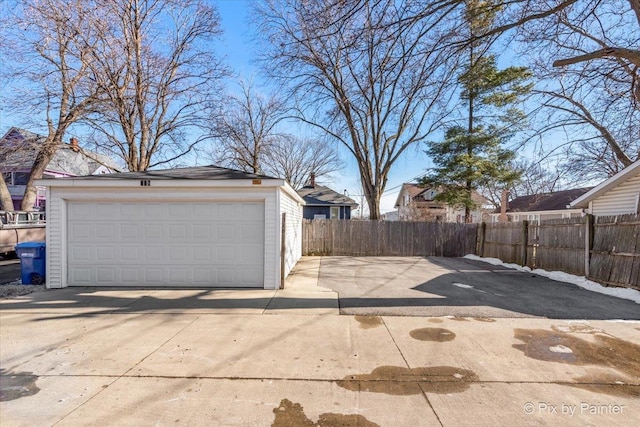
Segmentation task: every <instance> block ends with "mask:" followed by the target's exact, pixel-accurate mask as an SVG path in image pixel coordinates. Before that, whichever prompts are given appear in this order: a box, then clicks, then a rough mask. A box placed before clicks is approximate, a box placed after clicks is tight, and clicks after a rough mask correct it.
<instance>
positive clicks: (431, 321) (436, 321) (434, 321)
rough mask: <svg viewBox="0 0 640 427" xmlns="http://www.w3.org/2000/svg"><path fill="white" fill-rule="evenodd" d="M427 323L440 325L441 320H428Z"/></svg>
mask: <svg viewBox="0 0 640 427" xmlns="http://www.w3.org/2000/svg"><path fill="white" fill-rule="evenodd" d="M427 322H429V323H442V319H428V320H427Z"/></svg>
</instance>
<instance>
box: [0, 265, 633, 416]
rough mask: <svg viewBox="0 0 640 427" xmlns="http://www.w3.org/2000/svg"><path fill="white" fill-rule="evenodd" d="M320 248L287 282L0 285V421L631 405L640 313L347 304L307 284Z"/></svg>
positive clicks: (500, 412) (598, 412) (565, 412)
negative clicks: (524, 314)
mask: <svg viewBox="0 0 640 427" xmlns="http://www.w3.org/2000/svg"><path fill="white" fill-rule="evenodd" d="M322 261H323V263H324V261H334V260H333V259H323V260H322ZM319 264H320V259H318V258H306V259H303V260H302V262H301V263H299V265H298V266H297V268H296V272H295V274H294V275H293V276H291V278H290V279H289V281H288V283H287V285H289V289H286V290H284V291H262V290H254V291H246V290H244V291H233V290H202V289H200V290H145V289H138V290H118V289H82V288H76V289H65V290H56V291H47V292H41V293H34V294H30V295H27V296H24V297H20V298H16V299H10V300H2V301H0V369H1V372H0V425H2V426H3V427H4V426H14V425H30V426H31V425H39V426H40V425H61V426H66V425H69V426H77V425H117V426H127V425H131V426H147V425H154V426H157V425H160V426H162V425H221V426H247V425H248V426H254V425H255V426H312V425H322V426H356V425H358V426H376V425H378V426H394V427H395V426H434V425H435V426H437V425H440V426H495V425H511V426H528V425H557V424H563V425H565V426H585V425H594V426H595V425H608V426H629V425H636V424H637V423H638V421H639V420H640V333H639V331H640V322H634V321H627V322H619V321H604V320H581V321H574V320H552V319H542V318H490V317H460V316H441V317H413V316H405V317H398V316H352V315H342V316H341V315H338V310H337V299H336V294H335V292H332V291H328V290H326V289H323V288H319V287H318V286H316V285H317V284H318V283H320V284H322V283H321V282H322V281H323V280H324V279H323V277H322V276H323V271H324V269H325V267H326V266H323V268H322V269H320V271H318V270H319ZM363 266H365V265H363ZM365 267H366V266H365ZM387 267H388V268H389V265H387ZM406 267H407V266H405V269H406ZM365 270H366V268H365ZM406 270H407V271H410V270H411V269H406ZM405 274H406V275H407V277H410V276H412V275H413V274H414V273H405ZM440 297H442V296H440ZM440 299H442V298H440Z"/></svg>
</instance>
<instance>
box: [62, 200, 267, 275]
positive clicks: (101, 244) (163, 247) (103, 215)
mask: <svg viewBox="0 0 640 427" xmlns="http://www.w3.org/2000/svg"><path fill="white" fill-rule="evenodd" d="M67 206H68V208H67V233H68V236H67V237H68V240H67V241H68V252H67V255H68V256H67V275H68V283H69V285H70V286H207V287H263V286H264V203H261V202H253V203H241V202H163V203H138V202H131V203H127V202H80V201H77V202H74V201H71V202H69V203H68V205H67Z"/></svg>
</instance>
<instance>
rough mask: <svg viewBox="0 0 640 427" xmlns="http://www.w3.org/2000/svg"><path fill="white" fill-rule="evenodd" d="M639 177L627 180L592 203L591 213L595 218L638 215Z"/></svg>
mask: <svg viewBox="0 0 640 427" xmlns="http://www.w3.org/2000/svg"><path fill="white" fill-rule="evenodd" d="M638 194H640V175H637V176H635V177H633V178H630V179H628V180H627V181H625V182H623V183H622V184H620V185H618V186H617V187H615V188H613V189H612V190H610V191H608V192H606V193H605V194H603V195H602V196H600V197H597V198H595V199H594V200H593V202H592V209H591V213H592V214H593V215H596V216H604V215H623V214H634V213H638Z"/></svg>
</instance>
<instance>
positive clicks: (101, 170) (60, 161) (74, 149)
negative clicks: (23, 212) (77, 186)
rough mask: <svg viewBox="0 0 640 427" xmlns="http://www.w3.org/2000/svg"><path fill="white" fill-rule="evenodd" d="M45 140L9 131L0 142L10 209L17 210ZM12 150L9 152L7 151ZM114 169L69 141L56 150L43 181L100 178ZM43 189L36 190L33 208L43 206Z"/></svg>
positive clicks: (1, 169) (73, 140)
mask: <svg viewBox="0 0 640 427" xmlns="http://www.w3.org/2000/svg"><path fill="white" fill-rule="evenodd" d="M42 140H44V137H42V136H40V135H37V134H35V133H32V132H29V131H26V130H23V129H18V128H15V127H14V128H11V129H9V131H8V132H7V133H6V134H5V135H4V137H2V139H1V140H0V147H2V150H0V165H1V166H0V172H2V174H3V176H4V180H5V182H6V183H7V187H8V188H9V193H10V194H11V199H12V200H13V206H14V208H15V209H20V208H21V205H22V198H23V195H24V190H25V188H26V184H27V181H28V180H29V174H30V172H31V167H32V166H33V162H34V160H35V158H36V156H37V154H38V148H39V145H40V144H41V143H42ZM8 147H11V149H10V151H9V150H7V148H8ZM114 170H115V166H114V165H113V161H112V160H111V159H109V158H108V157H106V156H103V155H101V154H98V153H93V152H90V151H86V150H83V149H81V148H80V147H79V146H78V140H77V139H76V138H71V141H70V142H69V144H63V145H62V146H60V147H59V149H58V150H57V151H56V154H55V155H54V156H53V158H52V159H51V161H50V162H49V164H48V165H47V167H46V168H45V171H44V174H43V176H42V177H43V178H58V177H69V176H82V175H100V174H106V173H112V172H113V171H114ZM45 198H46V195H45V191H44V187H38V193H37V197H36V202H35V207H44V204H45Z"/></svg>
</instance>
